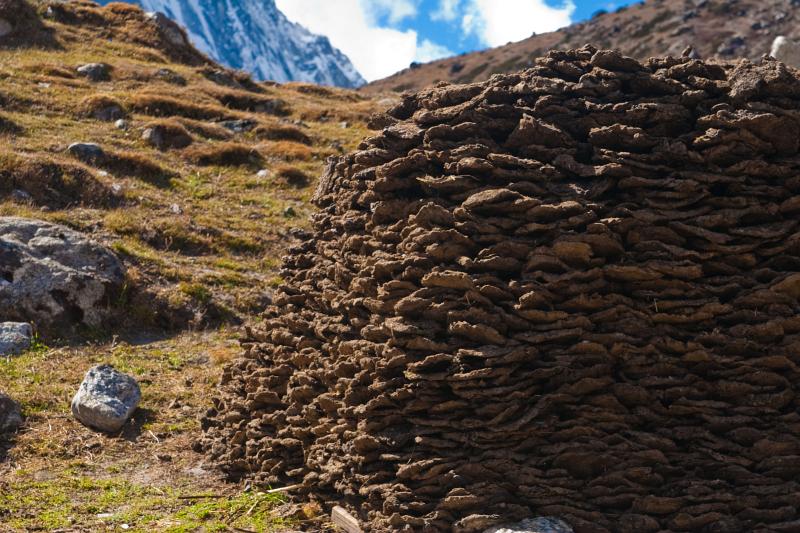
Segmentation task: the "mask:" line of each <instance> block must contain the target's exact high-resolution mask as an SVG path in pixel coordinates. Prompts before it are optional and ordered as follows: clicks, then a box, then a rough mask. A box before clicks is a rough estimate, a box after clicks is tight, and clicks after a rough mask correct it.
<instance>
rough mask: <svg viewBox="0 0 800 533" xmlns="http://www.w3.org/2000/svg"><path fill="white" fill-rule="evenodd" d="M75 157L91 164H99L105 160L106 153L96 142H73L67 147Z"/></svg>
mask: <svg viewBox="0 0 800 533" xmlns="http://www.w3.org/2000/svg"><path fill="white" fill-rule="evenodd" d="M67 152H69V153H70V154H71V155H72V156H73V157H75V158H76V159H79V160H80V161H83V162H84V163H88V164H91V165H98V164H100V163H102V162H103V161H105V158H106V153H105V152H104V151H103V149H102V148H101V147H100V145H99V144H95V143H81V142H77V143H72V144H70V145H69V146H68V147H67Z"/></svg>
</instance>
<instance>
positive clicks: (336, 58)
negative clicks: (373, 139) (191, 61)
mask: <svg viewBox="0 0 800 533" xmlns="http://www.w3.org/2000/svg"><path fill="white" fill-rule="evenodd" d="M110 1H111V0H102V1H101V3H108V2H110ZM129 1H130V2H132V3H136V4H138V5H140V6H142V8H144V9H145V10H147V11H155V12H161V13H164V14H165V15H167V16H168V17H169V18H171V19H172V20H174V21H175V22H177V23H178V24H180V25H181V26H183V27H185V28H186V31H187V33H188V35H189V39H190V40H191V41H192V43H193V44H194V45H195V46H196V47H197V48H198V49H199V50H201V51H202V52H204V53H205V54H207V55H208V56H209V57H211V58H213V59H214V60H216V61H218V62H219V63H222V64H223V65H226V66H228V67H231V68H236V69H240V70H244V71H247V72H250V73H252V74H253V76H254V77H255V78H257V79H260V80H274V81H277V82H287V81H306V82H312V83H318V84H320V85H334V86H338V87H358V86H360V85H362V84H364V83H365V81H364V78H362V77H361V75H360V74H359V73H358V71H357V70H356V68H355V67H354V66H353V64H352V63H351V62H350V60H349V59H348V58H347V56H346V55H344V54H343V53H342V52H341V51H340V50H338V49H336V48H334V47H333V46H332V45H331V43H330V41H329V40H328V38H327V37H324V36H321V35H316V34H313V33H311V32H310V31H308V30H307V29H306V28H304V27H303V26H301V25H300V24H296V23H294V22H291V21H290V20H289V19H287V18H286V16H284V14H283V13H282V12H281V11H280V10H279V9H278V7H277V6H276V5H275V2H274V0H129Z"/></svg>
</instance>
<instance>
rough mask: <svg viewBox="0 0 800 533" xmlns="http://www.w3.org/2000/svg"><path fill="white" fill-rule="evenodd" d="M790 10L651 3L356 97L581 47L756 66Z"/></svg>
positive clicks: (759, 4)
mask: <svg viewBox="0 0 800 533" xmlns="http://www.w3.org/2000/svg"><path fill="white" fill-rule="evenodd" d="M797 6H798V2H796V1H794V0H765V1H755V0H686V1H677V2H671V1H670V2H668V1H665V0H651V1H647V2H641V3H638V4H634V5H631V6H629V7H626V8H621V9H619V10H618V11H617V12H615V13H607V14H603V15H599V16H596V17H594V18H593V19H592V20H590V21H587V22H581V23H577V24H573V25H572V26H569V27H567V28H563V29H561V30H558V31H555V32H552V33H545V34H541V35H535V36H532V37H530V38H528V39H525V40H524V41H520V42H517V43H509V44H507V45H505V46H501V47H498V48H494V49H490V50H485V51H481V52H474V53H471V54H466V55H461V56H457V57H451V58H447V59H442V60H440V61H434V62H432V63H427V64H425V65H421V66H418V67H416V68H408V69H405V70H403V71H401V72H398V73H397V74H394V75H393V76H390V77H388V78H385V79H383V80H379V81H376V82H373V83H371V84H369V85H367V86H366V87H365V89H364V90H366V91H370V92H380V91H407V90H418V89H422V88H424V87H429V86H431V85H434V84H436V83H437V82H440V81H446V82H451V83H471V82H475V81H483V80H486V79H488V78H489V77H490V76H491V75H492V74H498V73H506V72H513V71H516V70H520V69H524V68H528V67H530V66H531V65H532V64H533V60H534V58H536V57H539V56H543V55H545V54H546V53H547V51H548V50H551V49H560V50H564V49H569V48H576V47H580V46H583V45H584V44H586V43H592V44H594V45H595V46H599V47H601V48H615V49H619V50H621V51H622V52H623V53H625V54H626V55H630V56H633V57H636V58H638V59H646V58H648V57H652V56H659V55H680V53H681V52H682V51H683V50H684V49H685V48H686V47H687V46H693V47H694V48H695V50H696V52H697V54H699V56H700V57H703V58H708V57H718V58H721V59H732V58H736V57H747V58H750V59H756V58H758V57H760V56H761V55H762V54H765V53H768V52H769V49H770V45H771V43H772V40H773V39H774V38H775V37H776V36H777V35H788V36H798V35H800V24H798V19H800V12H798V7H797Z"/></svg>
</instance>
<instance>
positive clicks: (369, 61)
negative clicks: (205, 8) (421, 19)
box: [276, 0, 449, 81]
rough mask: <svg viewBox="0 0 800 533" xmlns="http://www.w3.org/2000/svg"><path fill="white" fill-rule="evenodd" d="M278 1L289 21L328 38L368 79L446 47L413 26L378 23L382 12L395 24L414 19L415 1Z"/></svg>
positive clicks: (384, 74)
mask: <svg viewBox="0 0 800 533" xmlns="http://www.w3.org/2000/svg"><path fill="white" fill-rule="evenodd" d="M276 4H277V5H278V9H280V10H281V11H283V13H284V14H285V15H286V16H287V17H288V18H289V20H292V21H294V22H298V23H300V24H302V25H303V26H305V27H306V28H308V29H309V30H311V31H312V32H314V33H318V34H321V35H325V36H326V37H328V38H329V39H330V41H331V44H333V46H335V47H337V48H339V49H340V50H341V51H342V52H344V53H345V54H346V55H347V56H348V57H349V58H350V60H351V61H352V62H353V65H355V67H356V68H357V69H358V71H359V72H360V73H361V75H362V76H364V78H365V79H366V80H367V81H373V80H377V79H380V78H385V77H386V76H390V75H392V74H394V73H395V72H397V71H399V70H402V69H404V68H407V67H408V65H409V64H411V62H412V61H420V60H426V59H423V58H426V57H433V56H435V55H436V54H438V53H444V52H445V50H446V49H445V48H443V47H437V45H436V44H435V43H432V42H430V41H427V40H423V41H422V42H420V40H419V39H418V35H417V32H416V31H414V30H397V29H394V28H390V27H385V26H381V25H380V24H379V22H378V20H379V18H380V17H383V16H385V17H386V18H387V20H388V22H389V23H390V24H391V23H392V21H393V20H394V21H397V20H398V19H399V20H402V19H404V18H407V17H413V16H414V15H415V14H416V9H417V7H416V6H417V1H416V0H336V1H332V0H276ZM447 52H448V53H449V50H447ZM439 57H442V56H439Z"/></svg>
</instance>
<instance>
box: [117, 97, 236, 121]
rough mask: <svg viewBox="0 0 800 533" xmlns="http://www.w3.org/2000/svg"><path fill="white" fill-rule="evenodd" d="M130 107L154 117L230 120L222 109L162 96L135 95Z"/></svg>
mask: <svg viewBox="0 0 800 533" xmlns="http://www.w3.org/2000/svg"><path fill="white" fill-rule="evenodd" d="M130 107H131V108H132V109H133V110H135V111H138V112H140V113H143V114H145V115H151V116H154V117H185V118H191V119H196V120H223V119H228V118H232V115H231V114H230V112H229V111H227V110H226V109H225V108H224V107H221V106H214V105H209V104H195V103H192V102H190V101H186V100H178V99H177V98H173V97H171V96H165V95H163V94H135V95H133V96H132V97H131V98H130Z"/></svg>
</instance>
